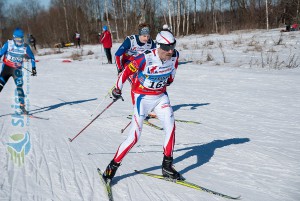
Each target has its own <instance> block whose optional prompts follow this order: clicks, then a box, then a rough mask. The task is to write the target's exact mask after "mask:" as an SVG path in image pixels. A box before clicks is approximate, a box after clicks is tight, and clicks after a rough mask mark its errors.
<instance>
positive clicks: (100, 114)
mask: <svg viewBox="0 0 300 201" xmlns="http://www.w3.org/2000/svg"><path fill="white" fill-rule="evenodd" d="M117 100H118V99H115V100H113V101H112V102H111V103H110V104H109V105H108V106H106V108H104V110H102V112H100V113H99V114H98V115H97V116H96V117H95V118H94V119H93V120H92V121H90V123H88V124H87V125H86V126H85V127H84V128H83V129H82V130H81V131H80V132H79V133H77V134H76V135H75V136H74V137H73V138H72V139H71V138H69V141H70V142H72V141H73V140H74V139H75V138H77V136H78V135H80V134H81V133H82V132H83V131H84V130H85V129H86V128H87V127H89V125H91V124H92V123H93V122H94V121H95V120H96V119H97V118H98V117H100V115H101V114H103V112H105V111H106V110H107V109H108V108H109V107H110V106H111V105H112V104H114V102H116V101H117Z"/></svg>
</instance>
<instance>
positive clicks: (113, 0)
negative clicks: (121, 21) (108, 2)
mask: <svg viewBox="0 0 300 201" xmlns="http://www.w3.org/2000/svg"><path fill="white" fill-rule="evenodd" d="M115 5H116V4H115V0H112V6H113V8H114V16H115V27H116V33H117V41H118V42H119V32H118V24H117V19H118V18H117V13H116V9H117V7H116V6H115Z"/></svg>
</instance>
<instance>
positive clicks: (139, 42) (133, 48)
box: [115, 23, 155, 74]
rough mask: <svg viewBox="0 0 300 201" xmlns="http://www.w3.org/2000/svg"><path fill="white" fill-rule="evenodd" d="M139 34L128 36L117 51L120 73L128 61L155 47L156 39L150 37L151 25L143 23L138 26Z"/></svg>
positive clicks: (116, 56) (116, 57)
mask: <svg viewBox="0 0 300 201" xmlns="http://www.w3.org/2000/svg"><path fill="white" fill-rule="evenodd" d="M138 31H139V34H138V35H131V36H127V37H126V39H125V40H124V42H123V43H122V44H121V46H120V47H119V49H118V50H117V52H116V53H115V60H116V65H117V71H118V74H119V73H120V72H122V70H123V69H124V66H125V64H126V62H129V61H130V60H131V59H133V57H135V56H137V55H138V54H141V53H143V52H144V51H145V50H150V49H153V48H155V43H154V41H153V40H152V39H151V38H150V26H149V24H146V23H143V24H140V25H139V26H138Z"/></svg>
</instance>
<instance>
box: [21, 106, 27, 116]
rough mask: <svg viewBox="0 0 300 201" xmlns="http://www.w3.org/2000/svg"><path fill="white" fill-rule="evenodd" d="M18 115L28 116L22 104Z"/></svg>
mask: <svg viewBox="0 0 300 201" xmlns="http://www.w3.org/2000/svg"><path fill="white" fill-rule="evenodd" d="M20 110H21V111H20V113H21V114H24V115H28V113H29V112H28V111H27V110H26V109H25V105H24V104H20Z"/></svg>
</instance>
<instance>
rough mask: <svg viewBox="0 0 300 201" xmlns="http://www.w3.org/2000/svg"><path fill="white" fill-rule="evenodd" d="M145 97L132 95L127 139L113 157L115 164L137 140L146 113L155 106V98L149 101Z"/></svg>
mask: <svg viewBox="0 0 300 201" xmlns="http://www.w3.org/2000/svg"><path fill="white" fill-rule="evenodd" d="M147 97H149V96H145V95H140V94H134V98H135V104H134V113H133V116H132V120H131V129H130V131H129V133H128V136H127V139H126V140H125V141H124V142H123V143H122V144H121V145H120V146H119V148H118V150H117V153H116V155H115V156H114V161H115V162H117V163H120V162H121V161H122V160H123V158H124V157H125V155H126V154H127V153H128V152H129V151H130V149H131V148H132V147H133V146H134V145H135V144H136V143H137V141H138V140H139V138H140V136H141V133H142V129H143V121H144V119H145V118H146V116H147V114H148V112H149V111H150V110H151V109H152V108H153V107H154V106H155V104H156V100H157V98H156V99H153V97H154V98H155V96H153V97H152V98H151V99H148V98H147Z"/></svg>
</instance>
